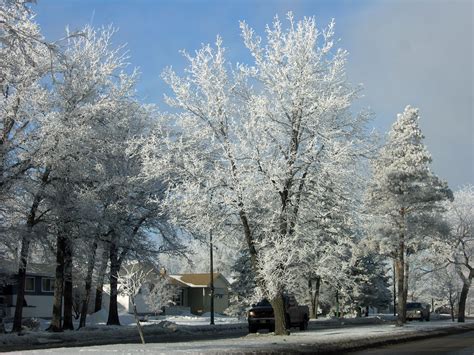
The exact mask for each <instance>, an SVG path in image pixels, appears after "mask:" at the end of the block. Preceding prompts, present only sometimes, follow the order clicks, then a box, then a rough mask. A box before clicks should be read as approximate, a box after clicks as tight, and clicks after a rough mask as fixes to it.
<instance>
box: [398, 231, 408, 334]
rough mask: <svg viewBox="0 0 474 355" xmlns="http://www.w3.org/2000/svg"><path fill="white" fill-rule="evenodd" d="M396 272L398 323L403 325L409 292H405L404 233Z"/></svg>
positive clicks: (401, 238) (399, 246)
mask: <svg viewBox="0 0 474 355" xmlns="http://www.w3.org/2000/svg"><path fill="white" fill-rule="evenodd" d="M395 274H396V277H397V298H398V303H397V313H398V317H397V325H398V326H402V325H403V324H405V323H406V304H407V299H406V296H407V294H406V293H405V290H406V286H405V280H406V278H405V242H404V235H403V234H401V235H400V242H399V245H398V250H397V256H396V260H395Z"/></svg>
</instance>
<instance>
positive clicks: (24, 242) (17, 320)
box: [13, 168, 50, 332]
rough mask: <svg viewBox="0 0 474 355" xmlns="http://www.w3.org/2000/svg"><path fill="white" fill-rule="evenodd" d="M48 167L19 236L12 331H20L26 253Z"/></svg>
mask: <svg viewBox="0 0 474 355" xmlns="http://www.w3.org/2000/svg"><path fill="white" fill-rule="evenodd" d="M49 173H50V169H49V168H46V169H45V171H44V173H43V175H42V176H41V185H40V188H39V190H38V192H37V193H36V195H35V197H34V199H33V203H32V204H31V208H30V212H29V213H28V217H27V219H26V233H25V234H23V235H22V238H21V250H20V265H19V267H18V291H17V295H16V304H15V317H14V319H13V331H14V332H20V331H21V321H22V318H23V302H24V299H25V281H26V266H27V264H28V254H29V249H30V240H31V235H32V233H33V227H34V226H35V224H36V223H38V220H37V219H36V213H37V211H38V207H39V205H40V203H41V200H42V198H43V190H44V188H45V186H46V184H47V183H48V179H49Z"/></svg>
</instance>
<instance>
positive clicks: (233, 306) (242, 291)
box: [227, 249, 256, 316]
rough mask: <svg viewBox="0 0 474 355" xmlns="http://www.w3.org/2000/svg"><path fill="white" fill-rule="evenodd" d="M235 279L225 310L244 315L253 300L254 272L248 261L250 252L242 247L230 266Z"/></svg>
mask: <svg viewBox="0 0 474 355" xmlns="http://www.w3.org/2000/svg"><path fill="white" fill-rule="evenodd" d="M232 272H233V277H235V280H234V281H233V282H232V284H231V290H232V295H231V298H230V306H229V308H228V309H227V312H228V313H230V314H231V315H234V316H244V315H245V310H246V309H247V308H248V307H249V306H250V304H251V303H252V302H253V301H255V300H254V299H253V298H254V297H255V287H256V283H255V273H254V271H253V269H252V265H251V261H250V253H249V252H248V250H246V249H243V250H241V251H240V252H239V257H238V259H237V260H236V261H235V263H234V265H233V267H232Z"/></svg>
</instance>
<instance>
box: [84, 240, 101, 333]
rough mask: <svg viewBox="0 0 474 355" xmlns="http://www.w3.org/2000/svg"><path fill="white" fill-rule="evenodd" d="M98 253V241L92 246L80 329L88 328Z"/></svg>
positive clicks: (88, 261)
mask: <svg viewBox="0 0 474 355" xmlns="http://www.w3.org/2000/svg"><path fill="white" fill-rule="evenodd" d="M96 252H97V241H94V243H93V244H92V250H91V253H90V254H89V259H88V260H87V275H86V279H85V286H84V298H83V300H82V305H81V318H80V319H79V328H82V327H85V326H86V317H87V311H88V310H89V301H90V295H91V288H92V275H93V273H94V265H95V255H96ZM105 265H107V263H105Z"/></svg>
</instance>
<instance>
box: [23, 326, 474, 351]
mask: <svg viewBox="0 0 474 355" xmlns="http://www.w3.org/2000/svg"><path fill="white" fill-rule="evenodd" d="M453 327H458V328H459V327H464V328H470V329H474V321H468V322H467V323H466V324H464V325H462V324H461V325H460V324H457V323H452V322H450V321H437V322H429V323H428V322H410V323H408V324H407V325H406V326H404V327H396V326H394V325H388V324H382V325H381V324H378V325H369V326H358V327H348V328H341V329H324V330H323V329H320V330H311V331H305V332H299V331H295V332H293V333H292V334H291V335H289V336H273V335H271V334H259V333H257V334H248V335H246V336H243V337H240V338H233V339H215V340H205V341H202V340H201V341H192V342H190V341H186V342H185V341H183V342H173V343H150V344H146V345H141V344H119V345H117V344H113V345H102V346H88V347H81V348H57V349H46V350H32V351H24V352H22V354H48V353H51V354H77V353H85V352H86V353H97V354H106V353H110V352H113V353H115V354H125V353H126V354H134V353H143V352H146V353H159V354H176V353H191V354H193V353H206V354H215V353H235V352H238V353H250V352H255V351H277V352H282V353H285V352H287V353H288V352H292V351H293V352H294V351H302V350H306V351H317V350H318V349H325V350H332V351H336V350H338V349H339V350H348V349H351V348H354V347H358V346H366V345H370V344H374V343H377V342H378V343H380V342H382V341H387V340H389V339H392V340H393V339H398V340H400V339H407V338H413V337H417V336H420V335H426V334H429V333H431V334H440V335H441V334H443V332H445V333H446V332H447V330H448V329H451V328H453ZM433 332H436V333H433Z"/></svg>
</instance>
